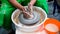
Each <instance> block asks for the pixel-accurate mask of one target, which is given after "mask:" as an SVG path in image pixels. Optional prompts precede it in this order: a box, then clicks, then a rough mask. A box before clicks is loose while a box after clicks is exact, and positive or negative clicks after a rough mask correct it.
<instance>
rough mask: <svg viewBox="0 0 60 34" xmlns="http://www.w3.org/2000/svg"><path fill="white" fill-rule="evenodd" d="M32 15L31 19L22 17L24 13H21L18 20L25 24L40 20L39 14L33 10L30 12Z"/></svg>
mask: <svg viewBox="0 0 60 34" xmlns="http://www.w3.org/2000/svg"><path fill="white" fill-rule="evenodd" d="M32 15H33V18H32V19H26V18H24V15H23V14H20V15H19V21H20V22H21V23H22V24H25V25H33V24H36V23H37V22H38V21H39V20H40V14H39V13H37V12H36V11H33V12H32Z"/></svg>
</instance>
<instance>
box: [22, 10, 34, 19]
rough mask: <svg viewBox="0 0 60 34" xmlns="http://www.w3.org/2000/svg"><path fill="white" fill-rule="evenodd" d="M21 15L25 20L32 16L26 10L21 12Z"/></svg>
mask: <svg viewBox="0 0 60 34" xmlns="http://www.w3.org/2000/svg"><path fill="white" fill-rule="evenodd" d="M23 15H24V17H25V18H32V17H33V16H32V15H31V14H30V12H28V11H27V10H25V11H23Z"/></svg>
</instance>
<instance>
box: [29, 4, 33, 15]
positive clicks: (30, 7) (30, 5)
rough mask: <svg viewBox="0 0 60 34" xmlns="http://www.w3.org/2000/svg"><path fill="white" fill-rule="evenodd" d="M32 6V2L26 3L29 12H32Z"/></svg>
mask: <svg viewBox="0 0 60 34" xmlns="http://www.w3.org/2000/svg"><path fill="white" fill-rule="evenodd" d="M32 7H33V4H32V3H29V4H28V9H29V11H30V14H32Z"/></svg>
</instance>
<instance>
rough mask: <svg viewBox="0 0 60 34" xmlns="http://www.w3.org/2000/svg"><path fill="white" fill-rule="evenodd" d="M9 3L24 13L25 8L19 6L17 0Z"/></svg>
mask: <svg viewBox="0 0 60 34" xmlns="http://www.w3.org/2000/svg"><path fill="white" fill-rule="evenodd" d="M9 2H11V4H12V5H13V6H15V7H16V8H18V9H20V10H22V11H24V7H23V6H22V5H21V4H19V3H18V2H17V1H16V0H9Z"/></svg>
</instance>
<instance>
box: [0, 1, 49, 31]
mask: <svg viewBox="0 0 60 34" xmlns="http://www.w3.org/2000/svg"><path fill="white" fill-rule="evenodd" d="M1 2H2V5H1V6H0V26H1V27H4V28H5V29H7V30H10V29H11V24H12V21H11V14H12V12H13V11H14V10H15V9H16V8H15V7H14V6H13V5H12V4H10V2H9V1H8V0H1ZM17 2H19V3H21V4H22V5H23V6H26V5H28V3H29V2H30V0H17ZM35 6H38V7H41V8H43V9H44V10H45V11H46V13H48V4H47V2H46V0H37V1H36V3H35Z"/></svg>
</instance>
